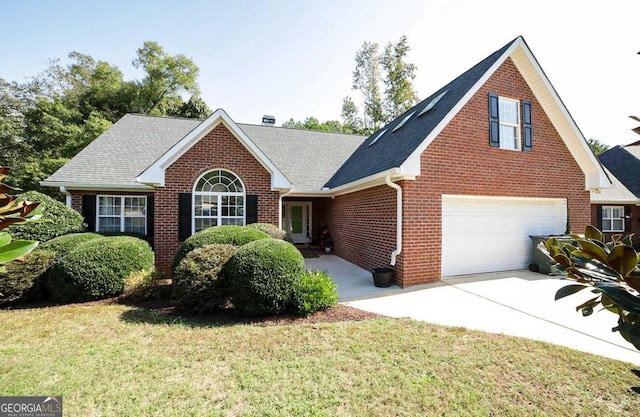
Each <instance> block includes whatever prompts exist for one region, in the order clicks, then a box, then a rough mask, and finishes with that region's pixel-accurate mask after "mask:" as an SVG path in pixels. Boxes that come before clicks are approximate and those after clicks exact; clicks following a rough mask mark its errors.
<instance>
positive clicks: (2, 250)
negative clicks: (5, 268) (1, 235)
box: [0, 240, 38, 264]
mask: <svg viewBox="0 0 640 417" xmlns="http://www.w3.org/2000/svg"><path fill="white" fill-rule="evenodd" d="M36 246H38V242H35V241H33V240H14V241H12V242H11V243H9V244H8V245H4V246H0V264H4V263H7V262H10V261H13V260H15V259H17V258H19V257H21V256H24V255H26V254H27V253H29V252H31V251H32V250H33V249H35V247H36Z"/></svg>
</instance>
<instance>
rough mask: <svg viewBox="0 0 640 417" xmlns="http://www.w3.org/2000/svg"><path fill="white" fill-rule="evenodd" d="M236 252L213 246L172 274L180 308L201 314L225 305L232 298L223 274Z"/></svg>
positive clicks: (193, 255) (193, 254)
mask: <svg viewBox="0 0 640 417" xmlns="http://www.w3.org/2000/svg"><path fill="white" fill-rule="evenodd" d="M236 250H237V247H236V246H233V245H225V244H213V245H205V246H203V247H201V248H196V249H194V250H192V251H191V252H189V253H188V254H187V256H185V258H184V259H183V260H182V261H180V263H179V264H178V267H177V268H176V271H175V273H174V274H173V297H174V298H175V299H176V304H177V305H178V307H180V308H181V309H183V310H189V311H192V312H194V313H198V314H201V313H205V312H209V311H213V310H215V309H217V308H219V307H220V306H221V305H223V304H224V303H225V302H226V301H227V300H228V299H229V294H228V290H227V286H226V282H225V280H224V276H223V274H222V270H223V267H224V265H225V264H226V263H227V261H228V260H229V258H231V256H232V255H233V254H234V253H235V252H236Z"/></svg>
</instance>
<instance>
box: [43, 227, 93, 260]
mask: <svg viewBox="0 0 640 417" xmlns="http://www.w3.org/2000/svg"><path fill="white" fill-rule="evenodd" d="M95 239H104V237H103V236H101V235H99V234H97V233H70V234H68V235H62V236H58V237H56V238H53V239H51V240H49V241H47V242H44V243H42V244H40V245H39V246H38V249H41V250H48V251H51V252H54V253H55V254H56V259H59V258H61V257H63V256H65V255H67V254H68V253H69V252H71V251H72V250H75V249H77V248H78V247H79V246H80V245H82V244H84V243H85V242H89V241H90V240H95Z"/></svg>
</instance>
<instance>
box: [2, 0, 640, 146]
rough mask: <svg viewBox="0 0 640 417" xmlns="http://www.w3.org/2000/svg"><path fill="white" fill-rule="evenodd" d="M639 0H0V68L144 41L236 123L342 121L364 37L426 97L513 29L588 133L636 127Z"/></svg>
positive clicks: (129, 71)
mask: <svg viewBox="0 0 640 417" xmlns="http://www.w3.org/2000/svg"><path fill="white" fill-rule="evenodd" d="M638 16H640V1H638V0H606V1H604V0H598V1H596V0H517V1H515V0H389V1H383V0H305V1H294V0H289V1H285V0H261V1H259V0H255V1H250V0H225V1H218V0H208V1H207V0H180V1H178V0H174V1H168V0H126V1H122V0H108V1H105V0H100V1H94V0H56V1H46V0H0V77H1V78H4V79H5V80H8V81H17V82H24V81H25V80H26V79H27V78H28V77H30V76H33V75H36V74H38V73H39V72H41V71H42V70H44V69H45V68H46V67H47V65H48V62H49V59H53V58H60V59H62V61H63V63H64V62H68V60H67V61H65V60H66V57H67V55H68V54H69V53H70V52H72V51H78V52H82V53H85V54H88V55H91V56H92V57H93V58H95V59H96V60H103V61H106V62H108V63H110V64H112V65H116V66H117V67H118V68H119V69H120V70H121V71H122V72H123V73H124V76H125V79H128V80H130V79H140V78H141V77H142V73H141V72H140V71H139V70H136V69H135V68H133V66H132V65H131V61H132V60H133V59H134V58H135V51H136V50H137V49H138V48H140V47H141V46H142V44H143V43H144V42H145V41H147V40H153V41H156V42H158V43H159V44H160V45H161V46H162V47H163V48H164V49H165V51H166V52H167V53H169V54H171V55H175V54H184V55H185V56H187V57H188V58H190V59H191V60H193V62H194V63H195V64H196V65H197V66H198V67H199V68H200V76H199V85H200V89H201V91H202V97H203V99H204V100H205V101H206V103H207V104H208V105H209V107H211V108H212V109H217V108H223V109H224V110H225V111H226V112H227V113H228V114H229V115H230V116H231V118H232V119H234V120H235V121H236V122H239V123H254V124H259V123H260V122H261V119H262V116H263V115H265V114H269V115H273V116H275V118H276V124H277V125H280V124H281V123H283V122H285V121H287V120H289V118H293V119H295V120H304V119H305V118H306V117H309V116H314V117H316V118H318V119H319V120H321V121H325V120H340V110H341V107H342V100H343V98H344V97H345V96H347V95H350V96H352V97H354V98H357V97H358V93H357V92H356V91H353V90H351V83H352V72H353V70H354V67H355V61H354V58H355V54H356V52H357V51H358V49H359V48H360V47H361V46H362V44H363V43H364V42H365V41H367V42H377V43H379V44H380V45H381V47H384V45H386V44H387V43H389V42H396V41H397V40H398V39H400V37H401V36H402V35H406V36H407V37H408V43H409V45H410V47H411V51H410V52H409V54H408V57H407V60H408V61H409V62H412V63H414V64H415V65H416V66H417V76H416V78H415V80H414V87H415V89H416V90H417V92H418V96H419V97H420V98H421V99H424V98H426V97H428V96H429V95H431V94H432V93H433V92H435V91H436V90H437V89H439V88H440V87H442V86H443V85H445V84H446V83H448V82H449V81H451V80H452V79H454V78H455V77H457V76H458V75H460V74H461V73H462V72H464V71H466V70H467V69H469V68H470V67H471V66H473V65H475V64H476V63H477V62H479V61H480V60H482V59H483V58H485V57H486V56H488V55H489V54H491V53H492V52H494V51H495V50H497V49H499V48H500V47H502V46H504V45H505V44H507V43H508V42H510V41H511V40H513V39H514V38H516V37H517V36H519V35H522V36H523V37H524V39H525V40H526V42H527V44H528V45H529V47H530V48H531V50H532V52H533V54H534V56H535V57H536V59H537V60H538V62H539V63H540V65H541V67H542V69H543V70H544V71H545V73H546V75H547V77H548V78H549V80H550V81H551V84H552V85H553V86H554V87H555V89H556V91H557V92H558V94H559V96H560V98H561V99H562V100H563V102H564V103H565V105H566V107H567V108H568V110H569V113H570V114H571V115H572V117H573V119H574V120H575V121H576V123H577V125H578V127H579V128H580V129H581V131H582V133H583V135H584V136H585V137H586V138H587V139H589V138H594V139H598V140H599V141H601V142H604V143H605V144H608V145H610V146H613V145H618V144H628V143H631V142H634V141H636V140H640V137H638V135H636V134H635V133H633V132H632V131H631V129H632V128H634V127H636V126H639V125H640V122H635V121H633V120H631V119H630V118H629V117H628V116H630V115H638V116H640V103H639V99H640V84H639V81H640V80H639V75H640V71H639V69H640V55H638V54H637V53H638V52H639V51H640V36H638V35H639V33H638V32H639V31H640V25H638V24H637V19H638Z"/></svg>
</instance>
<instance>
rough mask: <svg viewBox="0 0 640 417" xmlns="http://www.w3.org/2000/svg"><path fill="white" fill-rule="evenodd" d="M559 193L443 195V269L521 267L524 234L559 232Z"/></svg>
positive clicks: (527, 247)
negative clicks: (538, 196)
mask: <svg viewBox="0 0 640 417" xmlns="http://www.w3.org/2000/svg"><path fill="white" fill-rule="evenodd" d="M566 223H567V202H566V200H564V199H535V198H508V197H504V198H503V197H468V196H443V197H442V275H443V276H452V275H464V274H472V273H480V272H493V271H507V270H510V269H522V268H526V267H527V266H528V265H529V263H530V258H531V239H530V238H529V235H545V234H562V233H564V231H565V228H566Z"/></svg>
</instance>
